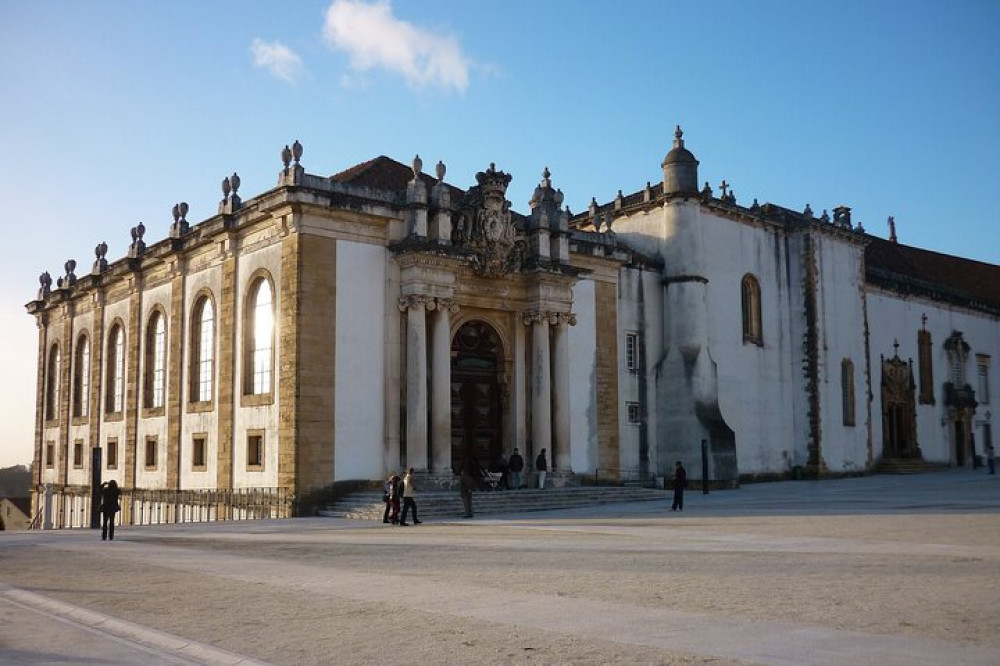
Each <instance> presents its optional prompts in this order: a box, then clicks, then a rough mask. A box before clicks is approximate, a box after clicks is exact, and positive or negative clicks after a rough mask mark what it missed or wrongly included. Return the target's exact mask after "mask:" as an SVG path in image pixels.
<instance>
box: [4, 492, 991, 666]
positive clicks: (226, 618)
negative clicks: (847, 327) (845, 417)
mask: <svg viewBox="0 0 1000 666" xmlns="http://www.w3.org/2000/svg"><path fill="white" fill-rule="evenodd" d="M970 474H971V473H955V474H942V475H936V476H938V477H939V478H935V479H934V480H933V483H935V484H940V488H939V489H938V490H939V492H940V493H941V494H942V496H947V497H952V496H953V495H954V496H955V497H958V498H959V499H957V500H956V502H957V503H956V504H954V505H950V506H949V508H948V510H947V511H946V512H940V511H939V509H940V503H938V504H937V505H936V506H935V505H934V503H933V502H932V503H931V504H930V505H928V506H929V507H930V508H928V509H927V510H922V509H921V507H919V506H917V507H915V506H914V505H913V502H912V501H909V500H907V497H908V495H907V493H910V494H912V495H913V496H914V497H923V495H924V492H923V490H924V488H925V487H926V482H925V483H924V484H922V485H914V486H913V487H912V488H911V487H910V486H907V485H905V484H904V485H902V486H900V485H898V483H899V482H898V481H896V480H893V481H892V483H891V484H890V487H889V488H888V491H891V493H890V494H888V495H885V493H883V496H882V498H880V499H875V498H873V499H872V501H871V502H869V503H867V504H866V505H865V508H864V511H863V512H853V513H847V512H844V511H839V510H838V509H837V506H836V505H837V499H836V497H834V498H833V499H832V500H831V499H830V498H829V497H824V496H820V497H816V498H810V497H805V498H798V497H794V496H793V495H790V493H791V492H792V491H791V490H790V489H789V488H788V487H787V486H789V485H790V484H767V486H763V485H761V486H757V487H754V488H753V489H752V490H750V491H746V492H744V490H738V491H732V494H731V495H730V496H729V497H721V496H719V497H716V496H713V497H712V498H711V500H710V501H709V500H708V499H706V500H705V502H704V503H702V504H699V502H698V499H699V498H697V497H691V498H689V501H688V510H687V511H685V512H684V514H674V513H671V512H670V511H669V506H665V503H660V502H656V503H652V504H655V505H656V506H651V505H649V504H635V505H628V506H626V507H613V508H609V509H605V510H602V511H598V510H596V509H595V511H593V512H586V511H583V512H574V514H573V515H571V516H569V515H565V516H557V515H553V514H551V513H547V514H544V515H535V516H531V515H528V514H522V515H521V516H517V517H510V518H507V519H490V520H482V521H480V520H476V521H468V522H435V523H425V524H424V525H421V526H419V527H411V528H400V527H391V526H383V525H381V524H378V525H372V524H362V523H349V522H344V521H336V520H319V519H308V520H297V521H275V522H268V523H243V524H240V525H233V524H230V525H225V526H206V525H197V526H170V527H161V528H137V529H129V530H123V531H121V533H120V534H119V539H118V540H117V541H116V542H114V543H102V542H100V540H99V538H95V536H96V535H95V534H94V533H93V532H89V531H75V532H69V531H64V532H60V533H54V534H53V533H49V534H32V535H23V536H14V537H0V561H2V567H0V581H2V582H3V583H5V584H6V585H8V586H12V587H15V588H19V589H21V590H27V591H30V592H33V593H36V594H38V595H43V596H45V597H48V598H52V599H58V600H60V601H64V602H67V603H70V604H73V605H76V606H79V607H83V608H87V609H91V610H95V611H99V612H101V613H105V614H108V615H111V616H113V617H117V618H122V619H127V620H129V621H131V622H134V623H137V624H140V625H143V626H148V627H151V628H155V629H157V630H160V631H165V632H169V633H171V634H176V635H179V636H184V637H187V638H190V639H192V640H196V641H200V642H203V643H206V644H208V645H212V646H217V647H219V648H223V649H225V650H229V651H232V652H235V653H238V654H242V655H247V656H250V657H253V658H255V659H259V660H263V661H267V662H271V663H274V664H335V663H337V664H339V663H344V664H370V663H386V662H393V661H408V662H413V663H424V664H467V663H482V664H569V663H572V664H750V663H769V664H771V663H773V664H783V663H859V662H857V661H856V660H852V661H846V660H843V659H842V658H843V657H846V655H847V654H848V651H849V650H850V649H851V648H850V644H852V643H853V644H855V646H856V645H857V644H858V641H859V640H860V639H864V640H872V641H874V643H872V644H873V645H880V643H878V641H899V643H898V645H904V644H907V645H908V644H910V643H912V645H913V646H915V648H914V649H915V650H916V652H918V653H919V652H921V651H922V650H930V651H933V650H942V651H943V652H948V651H949V650H954V652H953V653H951V652H949V653H950V654H953V658H952V659H950V663H951V664H955V665H957V664H962V663H990V662H989V661H988V660H987V661H980V659H981V655H982V654H984V652H985V653H989V652H993V653H994V654H997V655H1000V501H998V500H997V498H998V497H1000V483H998V482H995V479H996V478H997V477H993V478H992V479H986V478H985V477H983V476H981V475H980V476H976V477H972V476H971V475H970ZM970 479H971V480H972V481H973V482H974V483H970ZM826 483H827V484H830V486H829V488H833V489H834V490H835V491H836V492H837V493H839V494H838V495H837V497H853V491H854V490H855V489H857V490H858V491H859V492H861V491H865V492H868V491H872V490H877V489H881V490H883V491H886V488H883V487H882V486H879V485H878V484H879V483H880V481H879V477H873V478H872V479H870V480H869V479H861V480H848V481H844V482H835V481H830V482H826ZM866 483H867V485H865V484H866ZM882 483H883V485H884V483H885V482H882ZM915 483H917V482H915ZM835 484H847V485H840V486H836V485H835ZM852 484H853V485H852ZM782 485H783V486H785V487H784V488H779V486H782ZM970 487H971V490H970ZM802 488H804V486H803V487H802ZM845 488H846V489H847V491H848V492H846V493H844V489H845ZM740 493H743V495H740ZM961 493H964V497H965V499H964V500H963V499H961V496H960V494H961ZM821 495H822V493H821ZM750 496H752V497H753V498H754V501H755V502H756V504H755V506H756V507H758V508H757V509H752V510H748V509H747V507H746V505H745V503H741V502H740V501H739V500H740V499H745V498H747V497H750ZM760 498H763V499H760ZM788 499H794V505H795V509H794V511H789V510H787V505H786V501H787V500H788ZM963 502H964V504H963ZM915 509H916V510H915ZM588 514H590V515H588ZM595 514H596V515H595ZM2 609H3V604H2V603H0V610H2ZM8 612H9V609H8ZM2 617H3V615H2V614H0V618H2ZM684 623H690V631H687V630H682V629H678V628H677V626H674V625H676V624H681V625H683V624H684ZM743 630H746V631H747V632H749V634H748V636H749V637H747V636H744V635H743V634H742V633H740V632H741V631H743ZM819 630H822V631H824V632H826V633H825V634H824V636H832V637H833V638H832V639H827V638H824V640H833V641H834V642H837V640H838V639H839V640H841V641H842V642H843V643H844V645H842V646H840V648H838V649H841V650H843V652H842V653H841V654H840V656H839V657H838V656H837V653H836V651H834V652H833V653H831V654H833V657H831V659H832V661H829V662H827V661H823V660H822V658H821V657H817V656H815V655H816V654H817V653H814V652H811V651H809V650H808V649H806V647H803V650H802V652H801V653H797V652H796V651H795V646H794V644H795V641H796V640H798V639H797V638H796V636H798V634H799V632H804V634H803V635H805V634H808V633H809V632H811V631H819ZM3 631H4V629H3V626H0V662H3V650H2V646H3V644H4V642H3V638H4V635H3ZM672 631H673V632H674V633H670V632H672ZM754 632H757V634H754ZM838 632H843V633H838ZM685 635H686V636H687V637H686V638H685ZM782 635H786V636H787V640H786V643H788V644H789V645H788V646H787V653H786V654H784V656H773V657H771V656H769V655H770V654H771V653H770V652H769V651H768V649H765V648H760V647H758V642H759V637H764V638H765V639H767V640H778V641H780V640H781V637H782ZM754 636H758V638H754ZM803 640H805V639H803ZM741 641H742V642H741ZM908 642H910V643H908ZM824 645H825V644H824ZM893 645H896V643H891V642H890V643H886V646H887V647H885V648H884V649H885V650H886V651H887V653H888V654H892V653H893V651H894V649H895V648H893V647H892V646H893ZM675 646H676V647H675ZM741 646H743V647H742V648H741ZM803 646H806V643H805V642H803ZM783 649H784V648H783ZM824 649H825V648H824ZM879 649H882V648H879ZM963 650H967V652H963ZM797 654H800V655H801V659H799V658H797V657H796V655H797ZM927 654H928V655H930V654H931V652H927ZM930 658H931V657H930V656H928V659H930ZM873 663H887V662H886V661H885V660H884V659H873ZM900 663H907V662H905V661H904V662H900ZM927 663H933V662H932V661H928V662H927ZM993 663H1000V657H998V658H997V660H996V661H995V662H993Z"/></svg>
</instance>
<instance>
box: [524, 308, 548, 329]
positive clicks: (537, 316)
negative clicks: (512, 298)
mask: <svg viewBox="0 0 1000 666" xmlns="http://www.w3.org/2000/svg"><path fill="white" fill-rule="evenodd" d="M546 320H548V313H547V312H543V311H542V310H527V311H525V312H522V313H521V321H523V322H524V325H525V326H531V325H532V324H540V323H542V322H543V321H546Z"/></svg>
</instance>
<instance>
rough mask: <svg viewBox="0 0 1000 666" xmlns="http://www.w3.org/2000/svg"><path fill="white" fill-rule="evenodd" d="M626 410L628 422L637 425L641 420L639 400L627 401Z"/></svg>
mask: <svg viewBox="0 0 1000 666" xmlns="http://www.w3.org/2000/svg"><path fill="white" fill-rule="evenodd" d="M625 411H626V413H627V414H628V422H629V423H630V424H631V425H637V424H638V423H639V421H640V417H639V403H637V402H626V403H625Z"/></svg>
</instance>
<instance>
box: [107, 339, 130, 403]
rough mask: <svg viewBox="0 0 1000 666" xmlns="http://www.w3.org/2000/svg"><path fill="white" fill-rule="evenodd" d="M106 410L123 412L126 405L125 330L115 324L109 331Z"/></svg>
mask: <svg viewBox="0 0 1000 666" xmlns="http://www.w3.org/2000/svg"><path fill="white" fill-rule="evenodd" d="M104 382H105V391H104V411H106V412H109V413H116V412H121V411H122V410H123V409H124V406H125V331H123V330H122V326H121V324H115V325H114V326H112V327H111V332H110V333H108V354H107V371H106V372H105V373H104Z"/></svg>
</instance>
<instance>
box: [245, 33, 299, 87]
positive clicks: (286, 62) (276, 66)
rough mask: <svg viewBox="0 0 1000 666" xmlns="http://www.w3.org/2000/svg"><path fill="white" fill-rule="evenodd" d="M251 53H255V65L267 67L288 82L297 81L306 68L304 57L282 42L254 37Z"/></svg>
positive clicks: (272, 73)
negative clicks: (303, 61) (304, 66)
mask: <svg viewBox="0 0 1000 666" xmlns="http://www.w3.org/2000/svg"><path fill="white" fill-rule="evenodd" d="M250 53H251V54H252V55H253V64H254V67H260V68H261V69H266V70H267V71H268V72H270V73H271V76H274V77H275V78H279V79H281V80H282V81H287V82H288V83H295V82H296V80H297V79H298V77H299V76H300V75H301V74H302V71H303V69H304V68H303V65H302V58H300V57H299V56H298V55H297V54H296V53H295V52H294V51H292V50H291V49H290V48H288V47H287V46H285V45H284V44H282V43H281V42H265V41H264V40H262V39H254V40H253V44H251V45H250Z"/></svg>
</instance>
